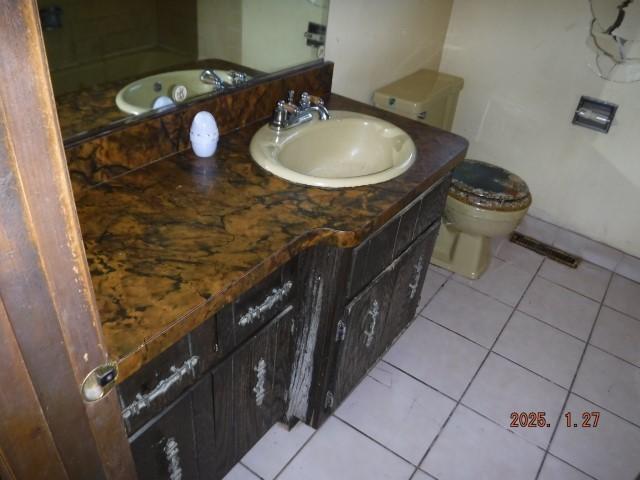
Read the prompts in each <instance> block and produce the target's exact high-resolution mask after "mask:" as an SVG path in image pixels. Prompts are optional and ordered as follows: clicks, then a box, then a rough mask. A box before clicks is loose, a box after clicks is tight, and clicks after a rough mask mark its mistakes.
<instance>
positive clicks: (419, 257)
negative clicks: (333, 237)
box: [379, 222, 439, 355]
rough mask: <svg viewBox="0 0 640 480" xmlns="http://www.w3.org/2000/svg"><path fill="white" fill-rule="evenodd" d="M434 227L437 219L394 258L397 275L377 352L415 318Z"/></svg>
mask: <svg viewBox="0 0 640 480" xmlns="http://www.w3.org/2000/svg"><path fill="white" fill-rule="evenodd" d="M438 227H439V222H435V223H434V224H433V225H432V226H431V227H429V229H428V230H427V231H426V232H424V233H423V234H422V235H421V236H420V237H418V239H417V240H416V241H415V242H414V243H413V245H411V247H409V249H408V250H407V251H406V252H405V253H404V254H402V255H401V256H400V258H398V259H397V260H396V270H397V274H396V278H395V285H394V287H393V295H392V296H391V302H390V306H389V313H388V315H387V321H386V322H385V325H384V332H383V334H382V335H381V343H380V345H381V350H380V352H379V354H380V355H382V353H383V352H384V350H385V349H386V348H387V347H389V346H390V345H391V343H392V342H393V341H394V340H395V338H396V337H397V336H398V335H399V334H400V332H401V331H402V330H403V329H404V328H405V327H406V326H407V325H408V324H409V322H411V320H413V318H414V317H415V314H416V309H417V307H418V302H419V301H420V292H421V290H422V285H423V283H424V279H425V275H426V273H427V268H428V267H429V260H430V259H431V253H432V252H433V246H434V244H435V241H436V237H437V235H438Z"/></svg>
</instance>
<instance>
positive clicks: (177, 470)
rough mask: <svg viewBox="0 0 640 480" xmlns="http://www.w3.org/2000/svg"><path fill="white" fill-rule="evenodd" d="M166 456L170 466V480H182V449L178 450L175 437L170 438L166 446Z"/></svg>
mask: <svg viewBox="0 0 640 480" xmlns="http://www.w3.org/2000/svg"><path fill="white" fill-rule="evenodd" d="M163 450H164V454H165V455H166V457H167V463H168V464H169V479H170V480H182V467H180V449H178V442H176V439H175V438H173V437H169V439H168V440H167V443H165V445H164V449H163Z"/></svg>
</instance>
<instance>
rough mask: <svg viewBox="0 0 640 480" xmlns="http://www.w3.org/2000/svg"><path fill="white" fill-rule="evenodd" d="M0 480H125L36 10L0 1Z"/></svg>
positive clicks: (127, 455) (127, 458) (29, 1)
mask: <svg viewBox="0 0 640 480" xmlns="http://www.w3.org/2000/svg"><path fill="white" fill-rule="evenodd" d="M0 6H1V7H2V8H1V12H2V13H1V14H0V45H2V47H1V48H2V53H1V57H0V336H1V338H0V364H2V365H3V366H2V368H1V369H0V382H2V383H1V384H0V385H1V387H2V388H0V412H1V415H0V476H1V477H2V478H5V477H6V478H28V479H31V478H69V479H76V478H87V479H88V478H91V479H101V478H104V479H129V478H131V479H134V478H136V474H135V468H134V464H133V459H132V457H131V451H130V449H129V443H128V440H127V436H126V433H125V430H124V425H123V423H122V418H121V413H120V406H119V404H118V399H117V396H116V393H115V390H112V391H111V393H109V394H107V395H106V396H105V397H104V398H103V399H101V400H99V401H96V402H92V403H87V402H85V401H84V400H83V397H82V394H81V390H80V386H81V385H82V382H83V380H84V378H85V377H86V376H87V374H88V373H89V372H91V370H93V369H94V368H95V367H96V366H98V365H101V364H104V363H106V362H107V361H108V352H107V351H106V348H105V343H104V341H103V337H102V329H101V324H100V317H99V313H98V309H97V305H96V301H95V296H94V291H93V286H92V283H91V276H90V272H89V266H88V264H87V259H86V255H85V251H84V246H83V243H82V235H81V232H80V225H79V222H78V217H77V214H76V207H75V203H74V198H73V192H72V190H71V182H70V179H69V172H68V169H67V162H66V157H65V152H64V146H63V142H62V137H61V134H60V128H59V124H58V117H57V112H56V106H55V100H54V97H53V91H52V88H51V79H50V74H49V68H48V65H47V59H46V54H45V48H44V42H43V37H42V32H41V29H40V21H39V14H38V6H37V4H36V1H35V0H0Z"/></svg>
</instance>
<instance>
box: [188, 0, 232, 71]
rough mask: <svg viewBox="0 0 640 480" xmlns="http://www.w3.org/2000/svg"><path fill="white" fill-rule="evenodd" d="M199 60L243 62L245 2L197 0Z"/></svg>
mask: <svg viewBox="0 0 640 480" xmlns="http://www.w3.org/2000/svg"><path fill="white" fill-rule="evenodd" d="M198 58H200V59H204V58H219V59H222V60H228V61H230V62H234V63H241V62H242V2H241V1H239V0H198Z"/></svg>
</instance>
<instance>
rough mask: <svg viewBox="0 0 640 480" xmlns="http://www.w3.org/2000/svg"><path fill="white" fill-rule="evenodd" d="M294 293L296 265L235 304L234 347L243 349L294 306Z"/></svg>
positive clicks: (246, 294) (274, 274)
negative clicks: (292, 302) (263, 329)
mask: <svg viewBox="0 0 640 480" xmlns="http://www.w3.org/2000/svg"><path fill="white" fill-rule="evenodd" d="M294 290H295V285H294V279H293V263H292V262H289V263H287V264H286V265H284V266H283V267H282V268H280V269H279V270H277V271H275V272H273V273H272V274H271V275H269V276H268V277H267V278H266V279H264V280H263V281H262V282H260V283H259V284H258V285H256V286H255V287H253V288H251V290H249V291H247V292H245V293H243V294H242V295H241V296H240V297H239V298H238V299H237V300H236V301H235V302H234V303H233V333H234V343H233V345H234V346H236V345H240V344H241V343H242V342H244V341H245V340H246V339H247V338H249V337H250V336H251V335H253V334H254V333H255V332H257V331H258V330H259V329H260V327H262V326H263V325H265V324H266V323H267V322H269V321H270V320H272V319H274V318H275V317H276V316H277V315H278V314H280V312H282V310H283V309H284V307H285V305H288V304H289V303H291V299H292V298H293V296H294ZM224 348H225V346H223V349H224Z"/></svg>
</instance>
